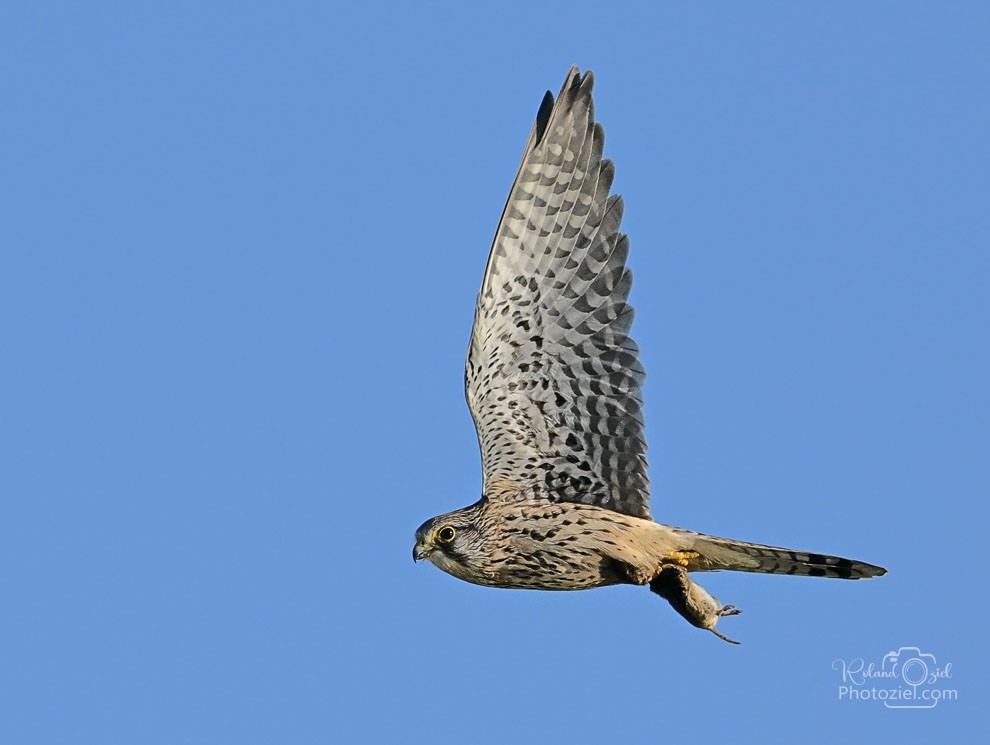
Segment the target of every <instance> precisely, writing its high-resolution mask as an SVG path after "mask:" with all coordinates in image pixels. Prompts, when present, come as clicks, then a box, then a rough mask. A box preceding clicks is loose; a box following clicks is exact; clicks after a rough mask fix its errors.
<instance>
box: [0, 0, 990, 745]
mask: <svg viewBox="0 0 990 745" xmlns="http://www.w3.org/2000/svg"><path fill="white" fill-rule="evenodd" d="M3 16H4V17H3V21H2V23H0V63H2V67H3V70H4V74H3V76H2V80H0V93H2V101H3V112H4V113H3V114H2V116H0V173H2V174H3V175H2V178H0V191H2V193H0V343H2V346H3V349H4V350H5V354H4V355H3V359H4V362H3V364H2V365H0V411H2V416H3V426H2V427H0V492H2V502H0V504H2V512H0V566H2V568H0V578H2V587H3V610H2V612H0V639H2V641H0V700H2V701H3V707H2V708H3V714H2V716H0V740H2V741H3V742H10V743H14V742H17V743H34V742H37V743H56V742H94V743H96V742H98V743H128V744H129V745H133V743H225V742H230V743H238V744H243V743H270V742H341V741H344V740H342V739H340V738H341V737H344V736H346V737H347V738H348V739H349V740H350V741H361V742H372V743H375V742H389V743H392V742H438V743H444V742H461V743H464V742H470V743H489V742H506V741H509V742H512V741H516V742H533V741H537V740H542V741H548V742H549V741H554V740H557V741H568V742H575V743H580V742H603V741H607V742H620V741H625V742H643V743H652V742H658V743H659V742H662V741H668V742H669V741H678V740H685V739H690V740H692V741H694V740H696V739H697V737H698V733H699V732H703V731H705V730H707V731H708V732H709V733H710V736H711V737H713V738H718V739H731V740H733V741H735V742H741V743H745V742H751V741H756V740H757V739H760V740H761V741H779V740H783V739H784V738H787V739H788V740H789V741H800V742H806V743H814V742H835V741H842V742H876V741H888V742H922V741H927V742H932V741H935V740H936V739H937V738H939V737H943V736H946V735H949V734H952V735H962V736H965V735H966V734H967V733H968V734H970V735H971V736H977V735H978V733H980V732H983V733H985V722H986V719H985V714H981V711H983V710H984V706H985V703H986V699H987V695H988V694H990V687H988V685H987V675H986V670H987V664H988V659H987V654H986V623H987V619H986V612H987V610H988V603H987V600H986V595H985V594H984V592H985V591H984V586H985V577H986V570H987V560H986V552H985V544H986V527H985V526H986V524H987V521H988V511H987V500H986V498H987V490H988V485H990V478H988V477H990V472H988V471H990V469H988V462H987V451H988V441H990V432H988V424H987V422H988V416H990V406H988V403H990V402H988V387H987V381H988V380H990V345H988V338H987V326H988V320H990V302H988V296H987V286H988V280H990V252H988V247H990V210H988V200H990V177H988V165H990V158H988V155H990V153H988V150H990V146H988V138H987V132H988V131H990V103H988V97H987V79H988V73H990V52H988V47H987V38H990V10H988V8H987V6H986V5H985V4H982V3H942V4H934V3H908V2H898V3H894V2H871V3H828V4H825V3H791V2H775V3H746V4H743V3H705V4H703V5H702V4H690V5H689V4H680V3H667V2H664V3H651V4H645V3H643V4H630V5H629V7H627V8H626V9H625V10H622V11H619V10H611V11H610V10H607V9H606V7H605V6H603V5H601V4H598V3H596V4H590V3H577V2H576V3H567V4H533V3H514V2H506V3H499V4H498V5H497V7H494V6H493V7H491V8H489V9H487V10H479V9H468V8H467V7H465V6H464V5H463V4H449V5H440V4H431V3H418V4H405V5H402V6H399V5H398V4H396V5H394V6H383V5H374V4H367V5H363V6H359V4H356V3H354V4H350V5H349V6H348V7H340V8H335V7H332V6H331V4H326V3H299V2H286V3H278V4H275V3H271V4H257V3H251V2H246V3H245V2H240V3H209V4H202V3H189V2H178V3H170V4H168V5H166V4H145V3H120V4H110V3H86V4H78V3H72V4H70V3H62V4H59V3H34V4H30V6H28V5H27V4H21V5H20V6H18V7H17V8H8V9H7V10H5V11H4V13H3ZM571 64H578V65H580V66H581V67H582V68H591V69H593V70H594V71H595V73H596V77H597V81H598V82H597V86H596V102H597V113H598V116H599V119H600V120H601V121H602V122H603V123H604V125H605V130H606V154H607V155H608V156H610V157H612V158H613V159H614V160H615V163H616V170H617V177H616V182H615V186H616V189H617V190H618V191H620V192H621V193H622V194H623V195H624V196H625V199H626V211H625V219H624V223H623V226H624V230H625V231H626V232H628V233H629V234H630V237H631V241H632V252H631V255H630V265H631V266H632V268H633V270H634V272H635V274H636V283H635V285H634V288H633V302H634V303H635V305H636V307H637V310H638V314H637V321H636V325H635V327H634V331H635V336H636V338H637V339H638V341H639V342H640V345H641V346H642V349H643V353H642V358H643V361H644V363H645V365H646V368H647V371H648V373H649V378H648V381H647V385H646V390H645V394H646V399H647V404H646V417H647V427H648V429H647V435H648V439H649V442H650V453H649V455H650V462H651V478H652V480H653V490H654V503H653V512H654V515H655V516H656V518H657V519H658V520H659V521H661V522H665V523H670V524H675V525H681V526H684V527H688V528H692V529H695V530H700V531H704V532H710V533H714V534H719V535H727V536H731V537H736V538H741V539H748V540H753V541H759V542H767V543H773V544H777V545H786V546H792V547H795V548H800V549H811V550H816V551H823V552H830V553H836V554H841V555H846V556H851V557H854V558H860V559H864V560H867V561H871V562H874V563H878V564H882V565H884V566H886V567H888V568H889V569H890V574H889V575H888V576H886V577H884V578H882V579H879V580H873V581H870V582H859V583H847V582H838V581H833V582H829V581H824V580H814V579H796V578H790V577H774V576H758V575H739V574H717V575H710V576H706V577H704V578H703V582H704V585H705V587H706V588H708V589H709V590H710V591H711V592H712V593H714V594H715V595H717V596H718V597H720V598H721V599H722V600H723V601H725V602H729V603H734V604H736V605H738V606H739V607H741V608H743V609H745V611H746V613H745V614H743V615H742V616H739V617H737V618H733V619H728V620H727V621H725V622H724V628H725V631H726V632H727V633H728V634H729V635H730V636H733V637H735V638H739V639H741V640H742V641H743V645H742V646H740V647H731V646H729V645H726V644H724V643H722V642H720V641H719V640H717V639H716V638H715V637H713V636H712V635H711V634H707V633H704V632H701V631H698V630H695V629H693V628H691V627H690V626H688V625H687V624H686V623H685V622H684V621H683V620H682V619H681V618H680V617H678V616H677V615H676V614H675V613H673V612H672V611H671V610H670V608H669V607H667V605H666V603H664V602H663V601H662V600H660V599H659V598H657V597H655V596H653V595H651V594H650V593H649V592H647V591H645V590H643V589H640V588H631V587H619V588H608V589H603V590H596V591H592V592H583V593H565V594H550V593H532V592H529V593H527V592H522V591H505V590H491V589H484V588H479V587H474V586H470V585H467V584H465V583H461V582H458V581H456V580H454V579H453V578H451V577H448V576H446V575H444V574H442V573H441V572H439V571H437V570H436V569H434V568H433V567H430V566H425V565H415V566H414V565H413V563H412V562H411V561H410V550H411V547H412V536H413V531H414V530H415V528H416V527H417V526H418V525H419V524H420V522H422V520H424V519H425V518H427V517H430V516H432V515H434V514H437V513H440V512H444V511H447V510H450V509H453V508H456V507H460V506H463V505H466V504H468V503H470V502H473V501H474V500H475V499H476V498H477V497H478V494H479V486H480V471H479V458H478V453H477V443H476V440H475V434H474V431H473V427H472V424H471V420H470V417H469V415H468V411H467V408H466V406H465V404H464V400H463V393H462V375H463V361H464V354H465V350H466V346H467V340H468V335H469V332H470V324H471V319H472V312H473V304H474V296H475V293H476V291H477V287H478V284H479V282H480V280H481V274H482V271H483V268H484V264H485V260H486V256H487V252H488V247H489V245H490V241H491V236H492V234H493V232H494V229H495V226H496V222H497V219H498V216H499V214H500V212H501V209H502V205H503V202H504V199H505V195H506V193H507V190H508V187H509V185H510V182H511V179H512V177H513V175H514V173H515V169H516V166H517V164H518V160H519V157H520V155H521V153H522V147H523V144H524V143H525V140H526V135H527V134H528V131H529V127H530V125H531V122H532V118H533V116H534V114H535V112H536V108H537V106H538V104H539V101H540V98H541V96H542V95H543V92H544V90H546V89H547V88H550V89H553V90H554V91H555V92H556V90H557V89H558V88H559V86H560V84H561V82H562V80H563V78H564V75H565V73H566V72H567V69H568V67H569V66H570V65H571ZM902 646H914V647H918V648H919V649H920V650H921V652H923V653H928V654H932V655H934V656H935V657H936V658H937V660H938V663H939V665H944V664H946V663H951V665H952V668H951V678H949V679H946V681H945V682H943V684H940V685H943V686H944V687H948V688H952V689H955V690H958V700H957V701H944V702H942V703H940V704H939V705H938V706H937V707H936V708H934V709H932V710H929V711H891V710H888V709H885V708H884V707H883V705H882V704H880V703H879V702H877V701H860V702H850V701H840V700H839V698H838V686H839V684H840V674H839V673H838V672H837V671H836V670H834V669H833V668H832V664H833V661H834V660H836V659H845V660H851V659H854V658H857V657H859V658H863V659H864V660H867V661H877V662H879V661H880V659H881V658H882V657H883V655H884V654H885V653H887V652H888V651H891V650H896V649H898V648H900V647H902Z"/></svg>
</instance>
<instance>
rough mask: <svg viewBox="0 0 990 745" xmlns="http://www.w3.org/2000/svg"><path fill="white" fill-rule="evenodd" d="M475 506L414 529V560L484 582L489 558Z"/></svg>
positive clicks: (432, 518)
mask: <svg viewBox="0 0 990 745" xmlns="http://www.w3.org/2000/svg"><path fill="white" fill-rule="evenodd" d="M486 543H487V536H486V534H485V531H484V521H483V520H482V519H481V511H480V510H479V506H478V505H472V506H470V507H465V508H464V509H462V510H457V511H456V512H448V513H447V514H445V515H438V516H437V517H431V518H430V519H429V520H427V521H426V522H425V523H423V524H422V525H420V526H419V528H418V529H417V530H416V545H415V546H414V547H413V561H419V560H420V559H427V560H429V561H430V563H431V564H433V565H434V566H436V567H438V568H440V569H442V570H443V571H445V572H447V573H448V574H452V575H454V576H455V577H459V578H460V579H463V580H467V581H468V582H475V583H482V584H483V583H484V579H483V577H484V574H485V571H484V570H485V566H486V565H487V559H488V558H489V557H490V556H491V553H490V549H489V548H488V547H487V546H486Z"/></svg>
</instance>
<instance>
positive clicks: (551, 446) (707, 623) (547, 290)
mask: <svg viewBox="0 0 990 745" xmlns="http://www.w3.org/2000/svg"><path fill="white" fill-rule="evenodd" d="M593 83H594V77H593V76H592V74H591V72H590V71H588V72H586V73H585V74H584V75H581V74H580V71H579V70H578V69H577V68H576V67H572V68H571V70H570V72H569V73H568V75H567V79H566V80H565V81H564V86H563V88H562V89H561V91H560V94H559V96H558V97H557V99H556V101H555V100H554V98H553V96H552V95H551V94H550V92H549V91H548V92H547V94H546V96H545V97H544V99H543V103H542V105H541V106H540V110H539V112H538V113H537V115H536V122H535V124H534V125H533V129H532V131H531V132H530V135H529V141H528V142H527V144H526V150H525V153H524V155H523V160H522V164H521V165H520V166H519V171H518V173H517V174H516V179H515V182H514V183H513V185H512V190H511V191H510V192H509V199H508V201H507V202H506V205H505V210H504V211H503V213H502V219H501V222H500V223H499V226H498V230H497V231H496V233H495V240H494V243H493V245H492V249H491V254H490V255H489V257H488V266H487V267H486V269H485V276H484V279H483V280H482V283H481V290H480V292H479V293H478V304H477V308H476V310H475V316H474V329H473V331H472V333H471V342H470V345H469V348H468V356H467V369H466V371H465V387H466V393H467V402H468V406H469V407H470V409H471V415H472V416H473V417H474V423H475V426H476V427H477V430H478V441H479V444H480V446H481V460H482V467H483V471H484V482H483V486H482V495H481V499H480V500H479V501H477V502H475V503H474V504H473V505H471V506H470V507H465V508H463V509H460V510H456V511H454V512H450V513H447V514H445V515H440V516H438V517H434V518H432V519H430V520H427V521H426V522H425V523H423V524H422V525H421V526H420V527H419V529H418V530H417V531H416V545H415V548H414V549H413V558H414V559H417V560H418V559H428V560H429V561H431V562H432V563H433V564H435V565H436V566H437V567H439V568H440V569H442V570H443V571H445V572H447V573H449V574H452V575H454V576H455V577H458V578H460V579H463V580H466V581H468V582H473V583H476V584H479V585H488V586H491V587H509V588H521V589H534V590H584V589H588V588H592V587H603V586H605V585H614V584H635V585H648V586H649V588H650V590H652V591H653V592H655V593H656V594H658V595H660V596H661V597H663V598H665V599H666V600H667V601H669V602H670V604H671V605H672V606H673V607H674V608H675V609H676V610H677V611H678V612H679V613H680V614H681V615H682V616H684V617H685V618H686V619H687V620H688V621H690V622H691V623H692V624H694V625H695V626H697V627H699V628H703V629H708V630H710V631H712V632H713V633H715V634H716V635H718V636H719V637H721V638H722V639H725V640H726V641H732V640H731V639H728V638H727V637H725V636H723V635H722V634H721V633H719V632H718V631H716V629H715V625H716V623H717V622H718V620H719V618H721V617H723V616H728V615H734V614H736V613H739V612H740V611H739V610H737V609H735V608H734V607H733V606H731V605H728V606H723V605H722V604H721V603H719V602H718V600H716V599H715V598H713V597H712V596H711V595H709V594H708V593H707V592H706V591H705V590H704V589H702V588H701V586H700V585H698V584H696V583H695V582H693V581H692V580H691V579H690V578H689V577H688V572H705V571H717V570H721V569H727V570H733V571H740V572H765V573H771V574H797V575H806V576H812V577H838V578H841V579H863V578H867V577H874V576H877V575H882V574H885V573H886V570H885V569H883V568H881V567H878V566H873V565H872V564H866V563H864V562H861V561H854V560H852V559H842V558H839V557H837V556H828V555H825V554H817V553H809V552H805V551H793V550H791V549H786V548H777V547H774V546H764V545H760V544H756V543H745V542H743V541H735V540H731V539H728V538H718V537H715V536H710V535H704V534H702V533H694V532H692V531H690V530H684V529H682V528H675V527H672V526H669V525H660V524H658V523H656V522H654V521H653V519H652V517H651V516H650V509H649V499H650V493H649V480H648V479H647V476H646V458H645V455H644V454H645V452H646V441H645V439H644V434H643V413H642V407H643V399H642V395H641V387H642V385H643V379H644V378H645V375H646V373H645V370H644V369H643V365H642V364H641V363H640V361H639V347H638V346H637V345H636V342H634V341H633V340H632V338H631V337H630V335H629V332H630V327H631V326H632V320H633V309H632V307H631V306H630V305H629V304H628V302H627V299H628V297H629V288H630V286H631V284H632V274H631V272H630V271H629V269H628V268H626V257H627V255H628V253H629V239H628V238H627V236H625V235H623V234H622V233H620V232H619V223H620V221H621V220H622V210H623V204H622V198H621V197H619V196H618V195H612V196H609V189H610V188H611V185H612V177H613V174H614V168H613V166H612V162H611V161H610V160H607V159H605V160H603V159H602V148H603V145H604V139H605V136H604V130H603V129H602V126H601V125H600V124H598V123H597V122H596V121H595V115H594V104H593V102H592V95H591V93H592V86H593Z"/></svg>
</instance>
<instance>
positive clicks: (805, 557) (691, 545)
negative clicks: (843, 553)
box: [671, 529, 887, 579]
mask: <svg viewBox="0 0 990 745" xmlns="http://www.w3.org/2000/svg"><path fill="white" fill-rule="evenodd" d="M676 532H677V533H679V534H681V535H683V536H684V538H685V540H684V541H683V545H684V549H683V550H680V551H675V552H673V553H672V554H671V556H672V557H673V561H675V562H676V563H679V564H681V566H684V567H686V568H687V570H688V571H689V572H705V571H709V572H710V571H718V570H720V569H726V570H731V571H735V572H760V573H763V574H795V575H798V576H805V577H836V578H838V579H868V578H870V577H879V576H881V575H884V574H886V573H887V570H886V569H884V568H883V567H878V566H875V565H873V564H867V563H866V562H864V561H856V560H855V559H843V558H841V557H839V556H829V555H828V554H815V553H809V552H806V551H794V550H793V549H789V548H779V547H777V546H764V545H762V544H760V543H746V542H745V541H734V540H732V539H731V538H718V537H717V536H711V535H703V534H701V533H692V532H690V531H686V530H684V531H682V530H681V529H677V531H676Z"/></svg>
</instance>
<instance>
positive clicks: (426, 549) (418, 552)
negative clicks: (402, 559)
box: [413, 541, 433, 561]
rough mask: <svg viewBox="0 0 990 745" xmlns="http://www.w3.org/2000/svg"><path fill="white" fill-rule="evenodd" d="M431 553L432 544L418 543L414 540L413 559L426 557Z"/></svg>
mask: <svg viewBox="0 0 990 745" xmlns="http://www.w3.org/2000/svg"><path fill="white" fill-rule="evenodd" d="M432 553H433V546H430V545H428V544H426V543H420V542H419V541H416V545H415V546H413V561H419V560H420V559H426V558H428V557H429V555H430V554H432Z"/></svg>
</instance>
